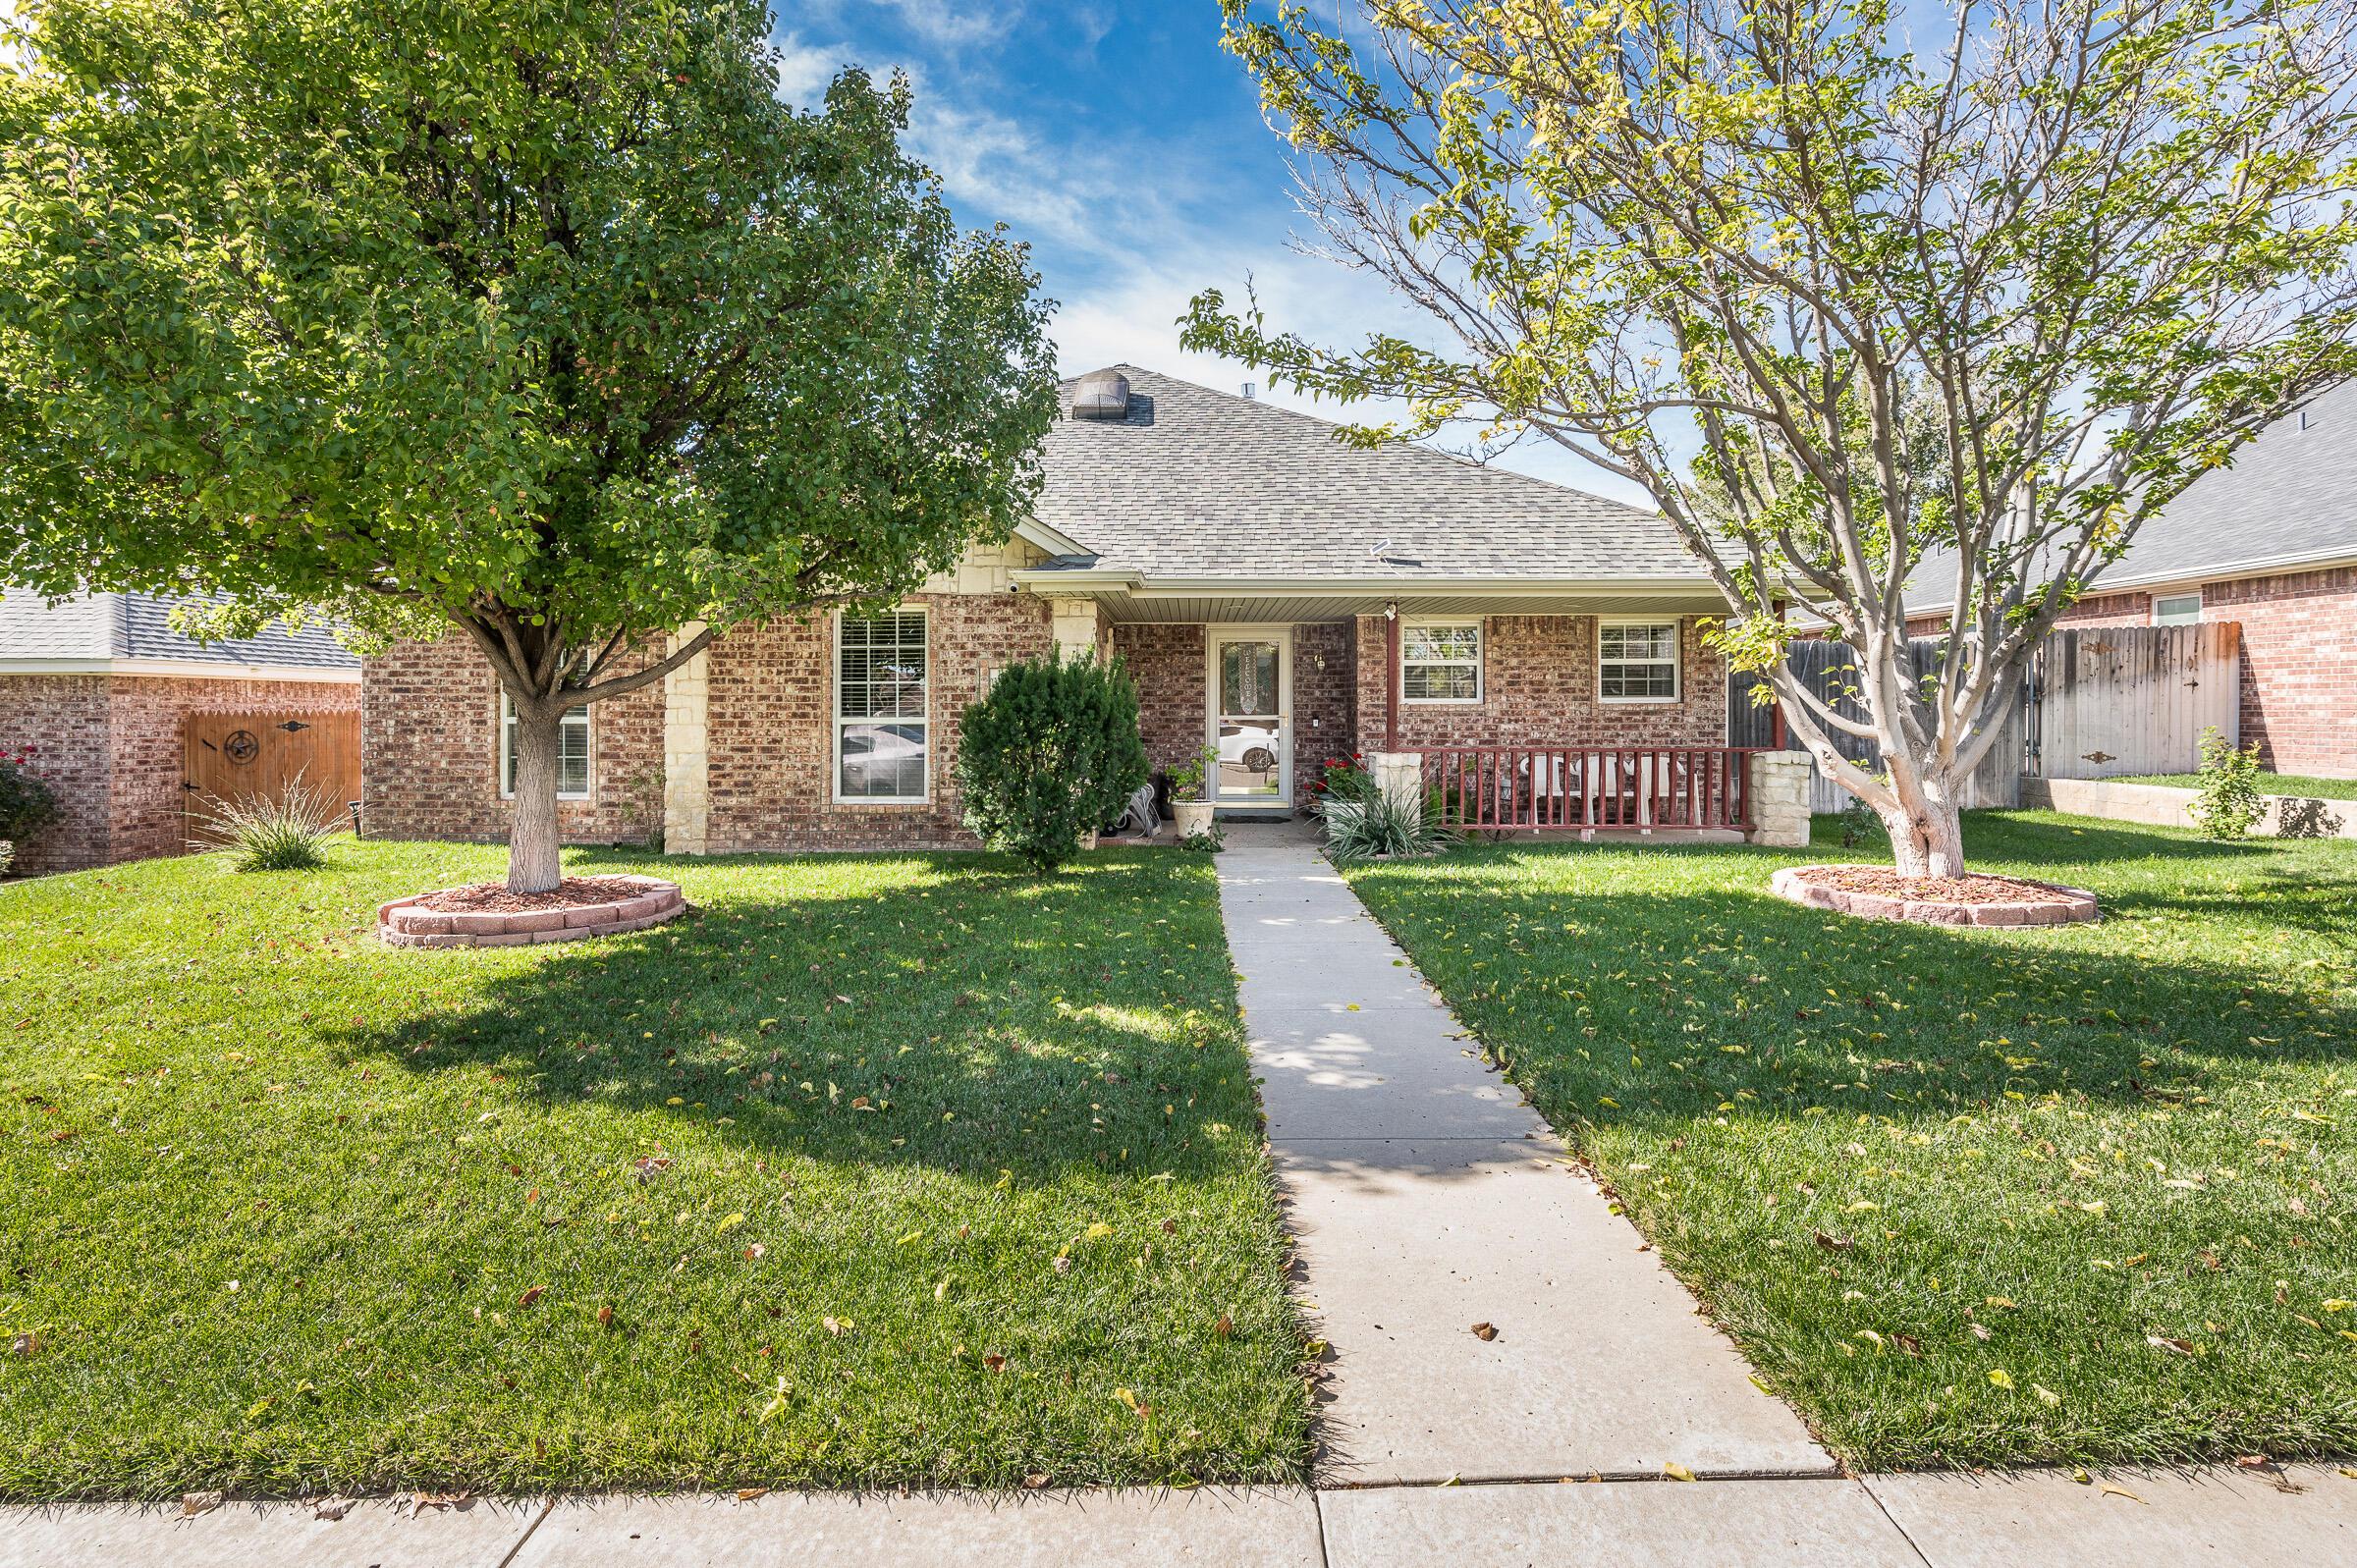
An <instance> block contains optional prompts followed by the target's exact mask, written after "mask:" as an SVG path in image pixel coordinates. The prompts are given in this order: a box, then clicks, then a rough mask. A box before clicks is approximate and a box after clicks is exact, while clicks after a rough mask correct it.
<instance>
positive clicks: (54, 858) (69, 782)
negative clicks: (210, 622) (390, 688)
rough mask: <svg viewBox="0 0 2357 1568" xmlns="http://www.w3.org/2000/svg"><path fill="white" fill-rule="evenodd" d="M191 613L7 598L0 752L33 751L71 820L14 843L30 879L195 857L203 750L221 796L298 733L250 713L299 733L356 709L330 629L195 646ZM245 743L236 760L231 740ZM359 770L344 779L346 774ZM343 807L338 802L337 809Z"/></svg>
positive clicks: (155, 604)
mask: <svg viewBox="0 0 2357 1568" xmlns="http://www.w3.org/2000/svg"><path fill="white" fill-rule="evenodd" d="M182 602H184V601H181V600H176V599H170V598H166V597H163V596H160V595H155V594H138V593H98V594H85V595H82V596H81V597H79V598H75V599H69V600H65V601H62V602H60V603H58V604H54V605H53V604H50V603H48V602H46V601H45V600H43V599H42V598H41V597H40V596H38V595H37V594H32V593H29V592H27V591H26V590H23V589H14V588H12V589H5V590H0V751H14V750H16V749H18V748H20V747H28V748H30V749H31V750H32V752H33V753H34V756H33V765H32V771H33V772H34V773H35V774H37V775H38V776H39V777H40V778H41V779H42V780H43V781H44V782H45V783H47V784H49V786H50V788H51V789H52V790H54V791H55V792H56V794H57V796H58V799H59V802H60V804H61V805H63V806H64V808H65V817H64V820H62V821H60V822H58V823H55V824H53V825H51V826H50V827H48V828H46V829H43V830H42V831H41V832H39V833H38V834H36V835H34V836H33V837H32V838H30V839H29V840H28V841H27V842H26V843H25V844H23V845H20V846H19V849H18V854H17V860H16V870H18V871H20V872H47V871H73V870H79V869H81V868H83V867H87V866H102V865H110V864H113V863H114V862H116V861H121V860H137V859H142V858H145V857H147V856H150V855H168V854H178V853H179V852H180V851H181V850H182V849H183V848H185V847H186V846H187V841H188V837H189V832H188V824H187V808H188V802H189V798H190V794H191V791H190V789H189V788H188V787H186V786H187V785H189V784H192V783H193V782H194V781H193V780H192V770H191V768H190V766H189V762H190V752H191V750H192V749H194V750H195V751H196V752H197V753H199V754H200V755H207V753H206V752H205V747H206V745H207V742H208V738H209V739H210V740H211V741H212V742H213V746H212V751H211V753H210V754H209V755H210V756H212V757H217V758H219V768H218V771H217V773H209V774H207V775H206V777H207V780H208V782H213V783H216V784H218V786H219V787H221V788H223V789H225V790H230V789H234V787H235V785H234V781H235V780H236V779H238V778H239V777H241V776H242V775H243V774H246V773H247V772H250V773H252V774H254V775H255V776H256V777H258V776H260V775H261V774H262V773H264V772H267V771H270V770H272V769H273V767H274V764H275V763H277V761H278V760H279V753H280V751H281V750H282V749H283V748H285V747H287V746H289V745H290V744H292V742H293V737H292V736H290V735H287V734H285V733H284V732H283V731H280V730H274V729H270V728H268V727H267V726H257V725H256V724H253V723H247V724H245V725H242V726H231V725H224V726H223V727H222V730H223V732H222V734H221V735H219V736H212V737H208V736H207V735H205V734H204V733H201V732H195V731H200V730H201V728H202V725H203V723H204V721H206V720H208V719H225V718H226V717H227V716H232V715H236V716H243V717H246V718H247V719H269V720H275V721H277V722H278V723H281V724H297V725H302V724H305V723H306V721H305V720H304V719H303V718H302V717H301V716H304V715H330V714H339V713H343V714H349V713H353V712H355V711H356V709H357V708H358V707H359V698H360V663H359V660H358V659H356V658H355V657H354V656H353V655H352V653H351V652H349V651H348V650H347V649H345V648H344V646H343V645H342V644H341V643H339V642H337V641H336V640H335V638H334V637H333V636H332V635H331V634H330V633H329V632H328V631H327V630H326V629H325V628H323V627H316V626H314V627H308V628H305V629H304V630H303V631H302V632H301V633H297V634H289V633H288V632H286V631H284V630H281V629H277V628H273V629H272V630H271V631H269V632H267V633H265V634H264V635H262V636H258V637H249V638H244V639H240V640H238V641H234V642H224V643H199V642H196V641H193V640H192V639H191V638H189V637H186V636H183V635H182V634H181V633H180V632H178V631H175V630H174V629H173V628H172V625H171V623H170V615H171V612H172V610H173V608H174V606H175V605H177V604H179V603H182ZM232 735H236V736H238V737H240V738H239V739H237V740H236V741H235V743H234V744H230V745H229V746H228V748H227V751H226V753H224V751H223V747H222V745H221V744H220V742H223V741H226V740H228V738H229V737H230V736H232ZM347 771H349V770H347ZM339 804H340V802H339Z"/></svg>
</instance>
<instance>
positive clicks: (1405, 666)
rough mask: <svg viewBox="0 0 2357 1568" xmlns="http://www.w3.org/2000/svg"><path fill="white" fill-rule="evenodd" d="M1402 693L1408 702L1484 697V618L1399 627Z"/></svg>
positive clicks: (1460, 700) (1463, 699)
mask: <svg viewBox="0 0 2357 1568" xmlns="http://www.w3.org/2000/svg"><path fill="white" fill-rule="evenodd" d="M1399 695H1400V696H1401V698H1402V699H1404V700H1405V701H1408V702H1479V701H1480V700H1481V622H1478V621H1464V622H1422V623H1417V622H1408V623H1407V624H1405V625H1402V626H1401V627H1400V628H1399Z"/></svg>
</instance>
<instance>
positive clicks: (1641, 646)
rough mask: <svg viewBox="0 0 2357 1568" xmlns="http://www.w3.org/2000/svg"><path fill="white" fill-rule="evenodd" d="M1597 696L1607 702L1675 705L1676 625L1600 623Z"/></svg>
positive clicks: (1646, 622)
mask: <svg viewBox="0 0 2357 1568" xmlns="http://www.w3.org/2000/svg"><path fill="white" fill-rule="evenodd" d="M1596 695H1597V698H1598V699H1599V700H1600V701H1604V702H1675V701H1676V700H1677V622H1674V621H1607V622H1601V623H1600V624H1599V625H1598V626H1597V628H1596Z"/></svg>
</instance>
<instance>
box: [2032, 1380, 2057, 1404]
mask: <svg viewBox="0 0 2357 1568" xmlns="http://www.w3.org/2000/svg"><path fill="white" fill-rule="evenodd" d="M2030 1392H2032V1393H2034V1394H2036V1395H2037V1396H2038V1402H2039V1403H2040V1404H2042V1405H2058V1404H2060V1403H2061V1402H2062V1396H2061V1395H2060V1394H2058V1393H2056V1392H2055V1391H2054V1390H2053V1389H2052V1388H2049V1387H2047V1386H2046V1384H2044V1383H2039V1382H2034V1383H2032V1384H2030Z"/></svg>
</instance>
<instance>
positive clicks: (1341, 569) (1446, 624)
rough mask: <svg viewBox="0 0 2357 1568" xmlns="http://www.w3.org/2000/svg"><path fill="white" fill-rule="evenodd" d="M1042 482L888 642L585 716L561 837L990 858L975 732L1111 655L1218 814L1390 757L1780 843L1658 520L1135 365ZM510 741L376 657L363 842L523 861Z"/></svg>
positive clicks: (573, 724) (1151, 723)
mask: <svg viewBox="0 0 2357 1568" xmlns="http://www.w3.org/2000/svg"><path fill="white" fill-rule="evenodd" d="M1043 462H1044V468H1045V484H1044V488H1043V491H1042V494H1041V496H1040V498H1039V501H1038V503H1037V505H1036V506H1035V507H1034V509H1033V513H1032V515H1031V516H1030V517H1029V518H1028V519H1026V521H1025V522H1024V523H1023V524H1022V525H1021V526H1020V527H1018V528H1017V529H1016V531H1015V535H1014V537H1013V538H1011V539H1008V540H1005V541H1004V542H1002V543H1000V544H997V545H995V546H990V547H987V548H980V549H976V550H974V551H972V552H970V553H969V554H968V555H967V556H966V557H965V559H964V560H963V561H962V562H960V563H959V567H958V568H957V569H956V570H955V571H953V572H948V573H945V574H942V575H940V576H937V577H935V578H933V579H931V580H930V581H928V582H926V583H925V584H924V585H923V586H922V587H921V588H920V589H919V590H918V591H917V592H915V593H912V594H910V595H909V596H908V597H907V598H906V599H905V600H904V601H903V602H902V603H901V604H900V605H899V606H897V607H896V608H895V609H894V610H892V611H891V612H889V613H887V614H884V615H881V616H876V617H872V618H850V617H845V616H841V615H827V616H819V617H812V618H809V619H806V620H801V621H790V622H781V623H776V624H770V625H765V626H762V627H758V628H752V629H740V630H737V631H733V632H731V633H730V634H729V635H728V636H726V637H724V638H722V639H721V640H720V641H718V642H717V643H715V644H714V645H713V647H712V648H711V649H710V650H708V651H707V652H706V653H705V654H703V655H702V656H700V657H699V658H698V659H696V660H695V661H693V662H692V663H690V664H688V665H686V666H685V667H683V668H682V669H681V670H679V671H677V672H675V673H674V674H673V675H672V676H669V677H668V678H667V679H666V680H665V681H664V682H663V683H661V684H660V685H657V686H650V687H648V688H645V689H643V690H641V691H639V692H636V693H632V694H630V695H629V696H625V697H622V698H618V699H615V700H612V701H609V702H603V703H598V704H595V705H593V706H591V707H588V708H584V709H582V710H578V711H577V713H576V717H575V718H573V719H571V720H569V721H568V729H567V732H566V749H565V753H564V759H565V760H564V768H563V773H562V782H563V784H564V787H563V789H562V791H561V797H562V798H561V802H560V812H561V819H562V824H563V831H564V832H565V834H566V836H567V838H568V839H569V840H570V841H576V842H613V841H630V840H638V839H642V838H646V837H648V836H650V835H652V834H654V833H655V832H657V831H658V830H660V831H661V832H662V834H663V835H664V838H665V841H666V844H667V846H668V847H669V848H670V849H672V850H673V851H675V852H682V851H684V852H690V853H701V852H714V853H718V852H725V851H734V850H772V849H823V848H873V847H919V846H944V847H946V846H960V845H967V844H970V843H971V842H972V839H971V838H970V837H969V836H968V835H967V833H966V831H965V829H964V828H963V826H962V825H961V822H960V814H959V801H958V798H957V792H956V784H955V768H956V762H957V757H958V748H959V715H960V712H961V710H962V709H963V708H964V706H965V705H966V704H967V703H969V702H971V701H973V700H974V699H975V698H976V697H977V696H979V695H980V694H981V693H982V691H983V690H984V689H985V688H986V687H987V685H988V683H989V682H990V680H991V679H992V677H993V676H994V674H995V673H996V672H997V671H998V670H1000V669H1002V668H1004V667H1005V666H1006V665H1008V664H1009V663H1011V662H1013V661H1015V660H1019V659H1022V658H1025V657H1030V656H1036V655H1039V654H1043V653H1045V652H1047V651H1048V650H1049V649H1051V648H1056V647H1065V648H1088V649H1094V650H1096V651H1098V652H1100V653H1103V654H1108V655H1117V656H1119V657H1120V658H1121V659H1122V660H1123V661H1124V663H1125V664H1126V666H1127V668H1128V670H1129V672H1130V674H1131V676H1132V677H1133V678H1134V679H1135V681H1136V683H1137V687H1138V691H1139V696H1140V701H1141V707H1142V728H1143V730H1144V736H1145V741H1146V747H1147V751H1148V754H1149V757H1150V759H1151V760H1152V762H1153V763H1154V765H1155V766H1156V767H1157V768H1161V769H1167V768H1170V767H1172V766H1173V765H1176V764H1179V763H1182V762H1184V761H1186V760H1187V759H1189V758H1190V757H1192V756H1193V755H1195V754H1196V753H1198V752H1200V751H1202V750H1204V749H1205V748H1207V747H1208V748H1210V749H1211V750H1212V751H1213V752H1214V753H1215V754H1216V756H1217V758H1218V766H1217V767H1216V769H1215V770H1214V773H1213V781H1212V784H1213V790H1214V799H1215V801H1216V803H1217V806H1218V809H1219V811H1220V812H1221V813H1222V814H1225V815H1232V816H1233V815H1265V814H1272V813H1288V814H1289V813H1290V812H1292V811H1294V810H1295V809H1297V808H1299V807H1301V806H1302V805H1304V804H1306V803H1307V801H1308V800H1309V799H1310V798H1311V796H1312V788H1311V786H1312V785H1313V784H1314V783H1315V782H1316V781H1317V780H1318V778H1319V776H1320V772H1321V768H1322V765H1323V763H1324V762H1325V760H1326V759H1327V758H1329V757H1336V756H1343V755H1346V754H1348V753H1351V752H1354V751H1363V752H1367V753H1376V752H1379V751H1380V752H1391V753H1413V754H1415V755H1416V756H1417V757H1418V759H1419V760H1418V762H1417V764H1416V765H1417V766H1419V767H1421V768H1422V769H1424V771H1425V772H1426V774H1427V775H1428V777H1430V778H1432V779H1434V780H1435V781H1438V780H1440V779H1441V778H1442V777H1443V776H1444V775H1448V776H1450V777H1453V778H1454V779H1455V780H1456V781H1458V782H1459V784H1460V785H1464V783H1465V781H1472V780H1476V779H1477V778H1478V780H1479V781H1480V782H1478V783H1476V784H1471V785H1469V786H1468V787H1470V789H1471V793H1472V794H1473V795H1474V796H1477V797H1479V798H1480V799H1481V800H1482V801H1484V802H1487V803H1488V804H1487V809H1494V810H1499V811H1505V812H1512V811H1522V812H1526V813H1537V814H1540V816H1541V817H1543V819H1544V820H1545V821H1546V823H1547V824H1548V825H1551V826H1587V825H1599V826H1611V825H1613V824H1615V823H1617V822H1618V821H1621V820H1622V819H1625V820H1626V821H1627V823H1629V824H1630V825H1642V826H1646V827H1649V828H1664V829H1667V828H1672V827H1702V826H1710V827H1716V828H1720V829H1723V830H1735V831H1739V830H1741V829H1742V828H1744V827H1746V826H1751V827H1756V826H1757V824H1756V823H1754V822H1753V821H1752V816H1753V814H1752V812H1751V811H1750V793H1751V791H1750V789H1749V782H1748V781H1749V772H1748V769H1749V766H1750V764H1749V759H1748V756H1747V754H1744V753H1737V752H1732V751H1730V750H1728V748H1727V672H1726V664H1725V661H1724V659H1723V658H1722V657H1721V656H1719V655H1718V654H1716V653H1715V652H1713V651H1711V650H1710V649H1708V648H1707V647H1706V646H1705V645H1704V641H1703V634H1702V622H1704V621H1705V620H1706V619H1708V618H1709V617H1711V616H1712V615H1714V614H1715V613H1716V612H1717V611H1718V610H1719V609H1720V607H1721V606H1720V600H1719V599H1718V596H1717V594H1716V591H1715V590H1714V589H1713V588H1712V586H1711V584H1710V582H1709V579H1708V578H1707V577H1706V576H1705V575H1704V573H1703V571H1702V570H1701V568H1700V567H1699V566H1698V564H1697V563H1696V562H1695V561H1694V560H1693V559H1691V558H1690V557H1689V556H1688V555H1687V553H1686V551H1685V549H1684V547H1683V545H1682V544H1681V543H1680V542H1679V541H1678V540H1677V538H1676V537H1675V536H1674V534H1673V533H1672V529H1671V528H1670V526H1669V525H1668V524H1667V523H1666V522H1664V521H1662V520H1661V519H1660V518H1658V517H1656V516H1654V515H1652V514H1648V513H1644V512H1640V511H1638V510H1636V509H1633V508H1629V507H1624V506H1621V505H1618V504H1617V503H1614V502H1610V501H1605V500H1602V499H1599V498H1597V497H1594V496H1590V495H1585V494H1582V493H1580V492H1578V491H1574V490H1569V489H1565V488H1563V487H1561V486H1558V485H1553V484H1549V483H1546V482H1544V481H1541V480H1537V479H1532V478H1528V477H1525V476H1523V475H1519V474H1513V473H1507V472H1505V471H1502V470H1498V469H1493V468H1487V467H1483V466H1481V465H1478V464H1475V463H1471V462H1467V461H1463V460H1458V459H1455V458H1452V457H1449V456H1447V455H1445V454H1442V453H1438V452H1434V451H1431V450H1429V449H1426V448H1422V447H1416V446H1407V445H1395V446H1390V447H1386V448H1383V449H1381V450H1377V451H1372V452H1370V451H1362V450H1358V449H1355V448H1352V447H1349V446H1347V445H1344V444H1343V442H1341V441H1340V440H1338V439H1337V436H1336V428H1335V426H1333V425H1332V424H1330V423H1328V422H1326V421H1324V420H1321V419H1317V418H1313V417H1311V416H1308V415H1305V414H1301V413H1297V412H1294V411H1291V410H1289V409H1285V408H1280V407H1277V406H1272V405H1270V404H1267V403H1262V402H1258V401H1256V400H1253V399H1251V398H1249V397H1238V396H1234V395H1232V394H1228V393H1222V392H1216V391H1212V390H1210V389H1207V388H1204V387H1200V386H1195V385H1191V384H1189V383H1187V382H1184V381H1179V380H1177V379H1174V378H1172V377H1169V376H1165V375H1161V374H1157V373H1155V372H1153V371H1149V370H1143V369H1139V368H1136V367H1133V366H1128V365H1121V366H1116V367H1114V368H1112V369H1111V370H1106V371H1099V372H1095V373H1093V374H1091V375H1089V376H1084V377H1081V378H1079V379H1078V380H1076V381H1073V382H1068V383H1067V384H1066V385H1065V387H1064V389H1063V407H1062V410H1061V416H1060V417H1059V419H1058V421H1057V423H1056V425H1055V427H1054V429H1053V431H1052V432H1051V434H1050V435H1049V437H1048V439H1047V442H1046V445H1045V449H1044V453H1043ZM507 728H508V725H507V714H506V711H505V704H504V700H503V698H502V696H501V694H500V692H499V689H498V686H497V682H496V681H495V680H494V678H493V676H492V675H491V672H490V669H489V667H488V666H487V665H486V664H485V663H484V662H483V660H482V659H481V658H480V657H479V656H478V655H477V654H476V653H475V651H474V650H473V649H472V648H471V647H470V646H468V645H467V644H466V642H465V641H464V640H463V639H460V638H459V637H457V636H456V635H455V634H454V635H453V636H452V637H449V638H446V639H444V640H443V641H441V642H439V643H433V644H404V645H400V646H397V647H395V648H393V649H391V650H390V651H388V652H387V653H386V655H385V656H384V657H382V658H372V659H370V660H369V661H368V662H367V665H366V668H365V673H364V676H363V680H362V685H361V737H362V752H363V773H364V778H365V809H366V816H367V820H368V823H369V826H370V831H371V832H372V833H377V834H383V835H386V836H390V837H403V838H437V837H444V838H495V837H499V836H502V835H504V833H505V831H506V826H507V818H508V811H507V807H506V803H505V800H504V798H503V797H504V795H505V792H506V788H507V785H508V784H509V779H510V772H509V763H508V757H507V750H508V748H507V743H506V731H507ZM1537 748H1545V752H1544V754H1541V752H1540V750H1539V749H1537ZM1780 826H1781V829H1782V830H1783V831H1785V832H1789V831H1790V824H1789V823H1788V822H1783V823H1781V824H1780Z"/></svg>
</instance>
